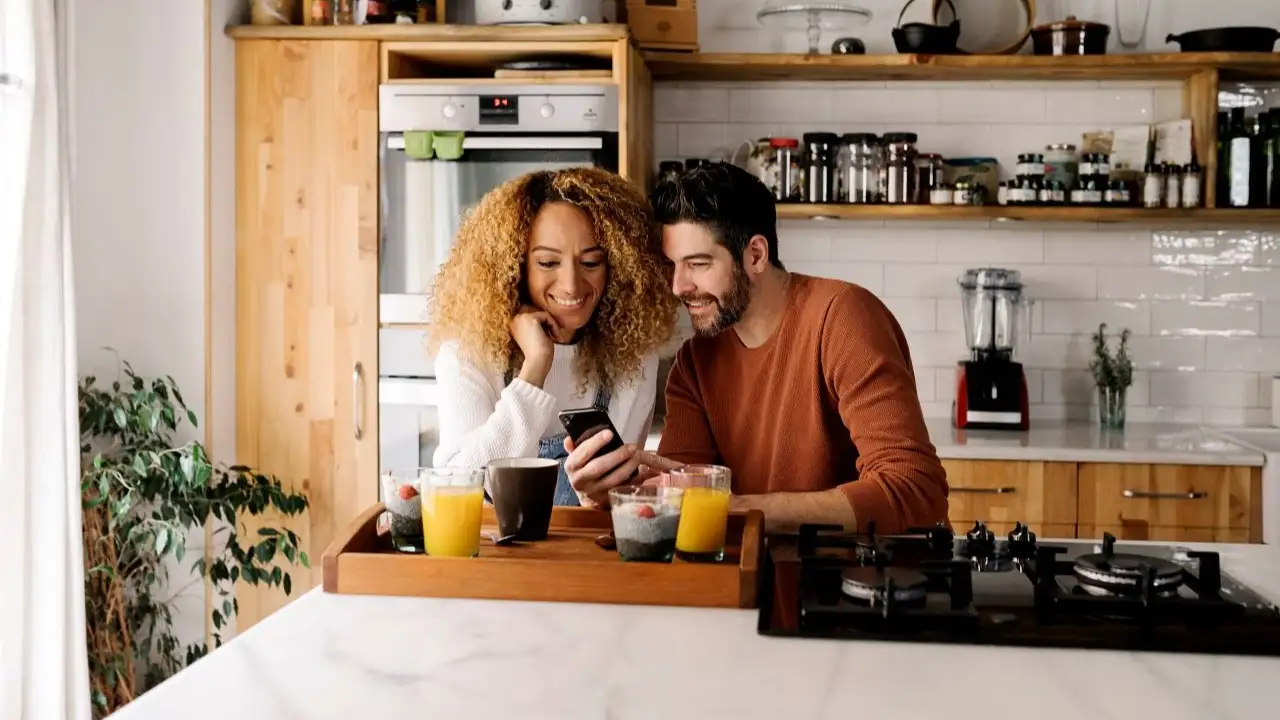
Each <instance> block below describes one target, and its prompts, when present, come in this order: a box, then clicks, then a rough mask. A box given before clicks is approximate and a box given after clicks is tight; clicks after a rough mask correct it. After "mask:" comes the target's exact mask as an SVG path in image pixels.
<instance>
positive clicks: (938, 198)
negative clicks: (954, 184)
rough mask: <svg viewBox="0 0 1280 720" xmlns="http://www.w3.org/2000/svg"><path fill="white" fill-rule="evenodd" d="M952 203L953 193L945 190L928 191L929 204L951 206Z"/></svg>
mask: <svg viewBox="0 0 1280 720" xmlns="http://www.w3.org/2000/svg"><path fill="white" fill-rule="evenodd" d="M954 202H955V198H954V193H952V192H951V191H950V190H948V189H947V188H934V189H932V190H930V191H929V204H931V205H951V204H952V203H954Z"/></svg>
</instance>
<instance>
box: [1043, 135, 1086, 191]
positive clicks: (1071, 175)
mask: <svg viewBox="0 0 1280 720" xmlns="http://www.w3.org/2000/svg"><path fill="white" fill-rule="evenodd" d="M1079 169H1080V159H1079V156H1077V155H1076V146H1075V145H1070V144H1067V143H1056V144H1053V145H1049V146H1046V147H1045V149H1044V174H1045V178H1044V179H1045V180H1049V181H1057V182H1059V183H1062V186H1063V187H1068V188H1073V187H1075V186H1076V175H1077V174H1078V173H1079Z"/></svg>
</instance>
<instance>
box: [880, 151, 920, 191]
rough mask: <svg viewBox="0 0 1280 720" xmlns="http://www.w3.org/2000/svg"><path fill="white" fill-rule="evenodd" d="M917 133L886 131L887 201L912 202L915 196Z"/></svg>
mask: <svg viewBox="0 0 1280 720" xmlns="http://www.w3.org/2000/svg"><path fill="white" fill-rule="evenodd" d="M916 140H917V137H916V134H915V133H885V135H884V137H883V142H884V149H885V202H888V203H889V204H891V205H903V204H906V203H910V202H911V200H912V198H914V197H915V187H914V186H915V161H916Z"/></svg>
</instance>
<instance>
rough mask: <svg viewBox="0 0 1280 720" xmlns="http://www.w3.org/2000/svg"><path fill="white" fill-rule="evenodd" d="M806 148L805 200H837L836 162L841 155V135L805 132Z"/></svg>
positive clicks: (818, 201)
mask: <svg viewBox="0 0 1280 720" xmlns="http://www.w3.org/2000/svg"><path fill="white" fill-rule="evenodd" d="M804 149H805V161H804V166H805V174H804V191H805V196H804V199H805V201H806V202H811V203H831V202H835V201H836V162H837V160H838V159H839V156H840V137H839V136H838V135H836V134H835V133H829V132H815V133H805V134H804Z"/></svg>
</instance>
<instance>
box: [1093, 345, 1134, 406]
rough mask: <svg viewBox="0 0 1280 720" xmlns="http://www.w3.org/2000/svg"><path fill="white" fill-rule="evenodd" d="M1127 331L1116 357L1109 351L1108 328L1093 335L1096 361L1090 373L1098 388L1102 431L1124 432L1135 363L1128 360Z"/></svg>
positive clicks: (1094, 359) (1115, 354)
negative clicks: (1128, 395) (1127, 397)
mask: <svg viewBox="0 0 1280 720" xmlns="http://www.w3.org/2000/svg"><path fill="white" fill-rule="evenodd" d="M1131 334H1132V333H1130V332H1129V329H1128V328H1125V329H1124V330H1122V331H1121V332H1120V344H1119V347H1118V348H1116V351H1115V353H1112V352H1111V351H1110V350H1108V349H1107V324H1106V323H1102V324H1100V325H1098V332H1096V333H1094V334H1093V360H1090V361H1089V370H1090V371H1091V372H1093V382H1094V385H1096V386H1097V388H1098V421H1099V422H1100V423H1102V426H1103V427H1106V428H1115V429H1123V428H1124V416H1125V395H1126V394H1127V393H1128V390H1129V386H1130V385H1132V384H1133V359H1132V358H1130V357H1129V337H1130V335H1131Z"/></svg>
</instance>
